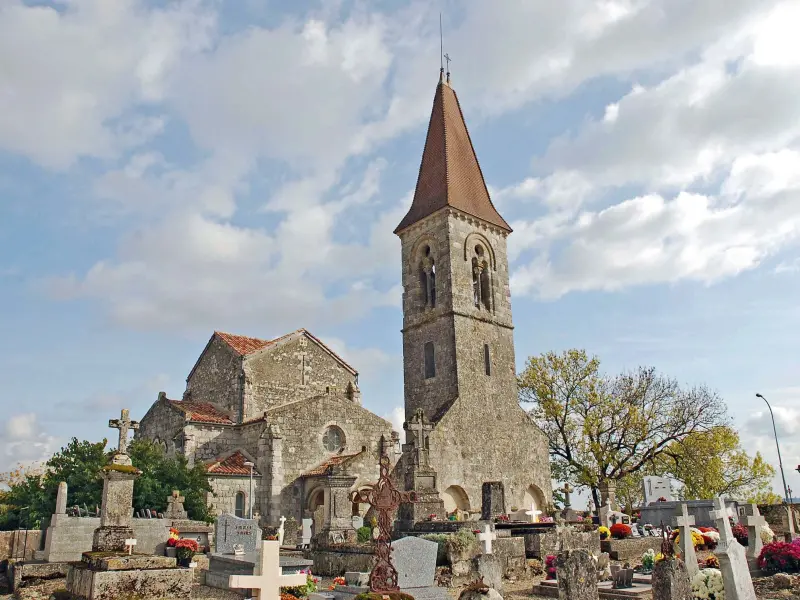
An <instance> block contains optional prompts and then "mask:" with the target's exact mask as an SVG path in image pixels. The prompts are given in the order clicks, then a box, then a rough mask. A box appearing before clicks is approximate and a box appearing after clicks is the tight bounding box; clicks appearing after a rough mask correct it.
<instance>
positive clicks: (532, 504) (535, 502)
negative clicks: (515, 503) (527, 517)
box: [522, 484, 544, 521]
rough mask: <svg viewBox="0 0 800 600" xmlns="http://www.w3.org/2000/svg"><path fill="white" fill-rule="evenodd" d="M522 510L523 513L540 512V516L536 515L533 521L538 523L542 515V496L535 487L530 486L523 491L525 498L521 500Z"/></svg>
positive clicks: (540, 491)
mask: <svg viewBox="0 0 800 600" xmlns="http://www.w3.org/2000/svg"><path fill="white" fill-rule="evenodd" d="M522 510H525V511H530V510H533V511H537V510H540V511H542V513H541V514H538V515H536V519H535V521H539V520H540V519H541V517H542V515H543V514H544V494H543V493H542V490H540V489H539V488H538V487H537V486H535V485H533V484H531V485H529V486H528V489H527V490H525V496H524V497H523V499H522Z"/></svg>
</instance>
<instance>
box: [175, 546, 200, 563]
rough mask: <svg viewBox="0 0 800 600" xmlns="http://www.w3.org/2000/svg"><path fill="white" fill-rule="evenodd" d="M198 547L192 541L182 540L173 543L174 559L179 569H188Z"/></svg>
mask: <svg viewBox="0 0 800 600" xmlns="http://www.w3.org/2000/svg"><path fill="white" fill-rule="evenodd" d="M198 549H199V547H198V545H197V542H195V541H194V540H189V539H183V540H178V541H177V542H175V558H177V559H178V564H179V565H180V566H181V567H188V566H189V565H190V564H191V562H192V559H193V558H194V555H195V553H196V552H197V551H198Z"/></svg>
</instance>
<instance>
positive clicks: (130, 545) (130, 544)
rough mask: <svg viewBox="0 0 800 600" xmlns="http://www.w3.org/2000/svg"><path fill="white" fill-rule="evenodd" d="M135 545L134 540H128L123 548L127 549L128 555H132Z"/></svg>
mask: <svg viewBox="0 0 800 600" xmlns="http://www.w3.org/2000/svg"><path fill="white" fill-rule="evenodd" d="M135 545H136V540H135V539H134V538H130V539H127V540H125V547H126V548H127V549H128V554H129V555H130V554H133V547H134V546H135Z"/></svg>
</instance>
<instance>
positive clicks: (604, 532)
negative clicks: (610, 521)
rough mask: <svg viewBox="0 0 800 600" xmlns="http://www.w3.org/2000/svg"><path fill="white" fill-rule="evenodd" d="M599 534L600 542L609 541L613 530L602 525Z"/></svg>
mask: <svg viewBox="0 0 800 600" xmlns="http://www.w3.org/2000/svg"><path fill="white" fill-rule="evenodd" d="M597 533H599V534H600V540H601V541H602V540H607V539H608V538H609V537H610V536H611V530H610V529H609V528H608V527H606V526H605V525H601V526H600V527H598V528H597Z"/></svg>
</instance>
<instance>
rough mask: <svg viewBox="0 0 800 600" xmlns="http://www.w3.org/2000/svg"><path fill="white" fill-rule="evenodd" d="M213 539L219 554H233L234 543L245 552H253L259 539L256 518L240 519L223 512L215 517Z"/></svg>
mask: <svg viewBox="0 0 800 600" xmlns="http://www.w3.org/2000/svg"><path fill="white" fill-rule="evenodd" d="M214 540H215V542H216V551H217V553H219V554H233V547H234V545H239V544H241V546H242V547H243V548H244V551H245V552H254V551H255V550H256V548H258V544H259V542H260V541H261V529H259V527H258V521H257V520H256V519H240V518H239V517H235V516H233V515H228V514H223V515H220V516H219V517H217V523H216V525H215V527H214Z"/></svg>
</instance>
